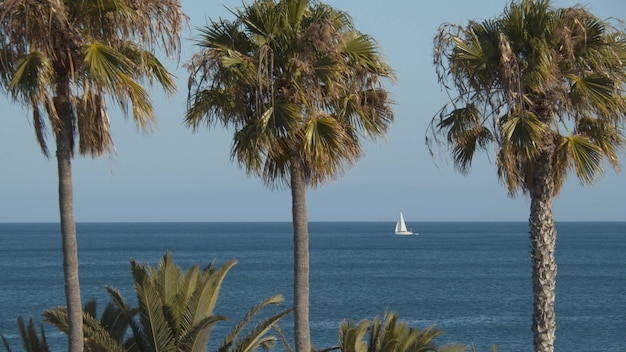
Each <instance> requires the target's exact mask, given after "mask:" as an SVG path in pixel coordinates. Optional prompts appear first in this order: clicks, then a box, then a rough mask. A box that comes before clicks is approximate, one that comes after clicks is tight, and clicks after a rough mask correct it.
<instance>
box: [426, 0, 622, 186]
mask: <svg viewBox="0 0 626 352" xmlns="http://www.w3.org/2000/svg"><path fill="white" fill-rule="evenodd" d="M549 6H550V2H549V1H545V0H544V1H528V0H526V1H522V2H521V3H520V4H519V5H518V4H511V5H510V6H509V7H508V8H507V9H506V10H505V11H504V13H503V15H502V16H501V17H499V18H497V19H494V20H487V21H484V22H481V23H478V22H470V23H469V24H468V25H467V26H466V27H458V26H453V25H444V26H442V27H441V28H440V32H439V35H438V36H437V38H436V39H435V64H436V65H437V69H438V75H439V77H440V80H441V81H442V82H443V83H444V84H445V85H446V86H447V85H448V82H450V81H451V82H452V85H453V86H454V88H456V89H458V92H459V93H460V94H459V95H458V97H457V98H455V99H453V101H452V109H451V110H450V109H449V107H447V106H446V107H444V108H443V109H442V110H441V115H440V116H441V118H440V119H435V120H433V124H432V125H431V126H432V128H433V132H434V134H438V133H439V132H444V134H445V135H446V139H447V142H449V144H450V145H451V146H452V148H453V157H454V161H455V165H456V166H457V167H458V168H459V169H460V170H461V171H462V172H466V171H468V170H469V167H470V165H471V161H472V157H473V155H474V153H475V151H477V150H481V149H485V148H487V146H488V145H489V144H490V143H492V142H493V143H495V144H496V145H497V147H498V156H497V163H498V173H499V175H500V177H501V179H502V181H503V182H504V183H505V184H506V186H507V188H508V190H509V192H510V193H511V194H514V193H515V191H516V190H518V189H521V190H522V191H524V192H526V191H527V186H526V185H528V184H531V183H532V168H533V162H534V161H535V160H536V157H537V155H539V154H540V152H541V151H542V150H546V148H547V149H552V151H551V153H553V154H554V174H553V176H554V186H555V189H554V191H555V194H556V193H558V191H559V189H560V186H561V185H562V183H563V180H564V179H565V176H566V175H567V174H568V172H569V171H571V170H575V172H576V175H577V176H578V178H579V179H580V180H581V182H584V183H590V182H591V181H593V180H594V178H595V177H596V176H597V175H598V174H599V173H601V172H602V171H603V167H602V162H603V160H606V161H608V162H609V164H611V165H612V166H613V167H614V168H616V169H617V168H619V161H618V157H617V151H618V150H619V148H620V147H621V145H622V144H623V143H624V139H623V135H622V134H621V131H620V129H619V124H621V123H622V122H623V121H624V116H626V115H625V114H626V104H625V101H624V98H623V87H624V83H625V82H626V74H625V72H626V71H624V67H626V64H625V63H626V61H625V60H626V41H625V40H624V36H623V35H620V33H621V32H620V31H618V30H616V29H615V28H612V27H610V25H609V24H608V23H606V22H605V21H602V20H600V19H598V18H596V17H595V16H594V15H592V14H591V13H589V12H588V11H586V10H585V9H584V8H580V7H573V8H566V9H560V10H550V7H549ZM448 79H449V80H448Z"/></svg>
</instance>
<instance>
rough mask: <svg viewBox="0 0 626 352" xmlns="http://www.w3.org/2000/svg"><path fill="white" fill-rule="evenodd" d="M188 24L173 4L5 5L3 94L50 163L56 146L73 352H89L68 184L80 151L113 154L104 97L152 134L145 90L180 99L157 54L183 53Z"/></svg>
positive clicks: (0, 16)
mask: <svg viewBox="0 0 626 352" xmlns="http://www.w3.org/2000/svg"><path fill="white" fill-rule="evenodd" d="M184 21H185V15H184V14H183V13H182V12H181V8H180V3H179V1H177V0H145V1H132V0H115V1H100V0H85V1H72V0H37V1H36V0H5V1H2V2H0V35H1V36H2V38H3V40H2V41H0V81H1V83H2V88H3V89H4V90H6V92H7V94H8V95H9V96H10V98H11V99H12V100H13V101H15V102H17V103H20V104H23V105H24V106H27V107H29V108H31V109H32V111H33V126H34V127H35V133H36V136H37V141H38V143H39V145H40V146H41V150H42V152H43V154H44V155H45V156H46V157H47V156H48V155H49V154H48V148H47V143H46V134H47V130H48V128H49V129H50V130H51V131H52V135H53V137H54V139H55V142H56V158H57V163H58V180H59V211H60V228H61V236H62V250H63V270H64V277H65V295H66V300H67V307H68V310H69V315H70V334H69V350H70V351H82V345H83V342H82V335H83V334H82V331H81V330H82V324H81V320H82V318H81V317H82V313H81V300H80V286H79V281H78V254H77V243H76V225H75V221H74V211H73V191H72V174H71V159H72V158H73V157H74V152H75V145H78V152H79V153H80V154H81V155H91V156H92V157H96V156H99V155H101V154H102V153H105V152H111V151H112V150H113V141H112V138H111V135H110V133H109V117H108V115H107V112H106V104H105V101H106V100H105V97H106V96H109V97H110V98H111V100H112V101H113V102H115V103H117V104H118V105H119V106H120V107H121V108H122V110H123V111H124V112H125V113H132V116H133V118H134V120H135V122H136V123H137V124H138V125H139V126H140V127H141V128H150V127H151V125H152V124H153V122H154V113H153V109H152V105H151V101H150V96H149V95H148V92H147V91H146V90H145V89H144V88H143V87H142V84H143V83H145V84H149V85H152V84H154V83H158V84H159V85H160V86H161V87H163V88H164V89H165V91H166V92H168V93H171V92H173V91H174V90H175V86H174V82H173V79H172V77H171V75H170V74H169V73H168V72H167V70H166V69H165V68H164V67H163V66H162V65H161V63H160V62H159V61H158V60H157V59H156V57H155V56H154V54H153V52H154V50H155V49H156V48H157V47H160V48H161V49H162V50H163V51H164V52H165V53H166V54H167V55H170V54H175V53H178V51H179V47H180V43H179V41H180V36H179V32H180V28H181V24H182V22H184ZM128 102H130V103H131V105H132V106H131V107H130V108H129V107H128V106H127V104H128ZM46 116H47V120H48V121H47V122H46Z"/></svg>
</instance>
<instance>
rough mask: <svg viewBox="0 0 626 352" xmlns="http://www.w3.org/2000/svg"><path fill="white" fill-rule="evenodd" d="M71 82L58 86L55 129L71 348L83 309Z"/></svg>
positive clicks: (79, 342) (74, 350) (78, 351)
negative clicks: (73, 182) (77, 226)
mask: <svg viewBox="0 0 626 352" xmlns="http://www.w3.org/2000/svg"><path fill="white" fill-rule="evenodd" d="M69 92H70V91H69V88H68V85H63V84H59V85H58V86H57V91H56V94H57V96H56V98H55V107H56V109H57V113H58V114H59V118H60V119H61V126H60V128H59V130H58V131H57V133H56V146H57V153H56V156H57V165H58V173H59V212H60V219H61V220H60V223H61V242H62V250H63V274H64V279H65V300H66V304H67V315H68V321H69V332H68V337H69V342H68V351H69V352H82V351H83V312H82V303H81V299H80V284H79V280H78V244H77V241H76V223H75V221H74V196H73V190H72V148H73V143H72V141H73V126H72V111H71V106H70V103H69V101H68V97H69Z"/></svg>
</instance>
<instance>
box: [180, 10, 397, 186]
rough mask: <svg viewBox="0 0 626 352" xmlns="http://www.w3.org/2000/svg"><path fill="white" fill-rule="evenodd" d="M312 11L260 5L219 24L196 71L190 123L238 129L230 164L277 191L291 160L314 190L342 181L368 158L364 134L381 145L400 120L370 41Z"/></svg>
mask: <svg viewBox="0 0 626 352" xmlns="http://www.w3.org/2000/svg"><path fill="white" fill-rule="evenodd" d="M309 2H310V1H305V0H300V1H281V2H279V3H275V2H274V1H271V0H263V1H257V2H255V6H248V7H245V8H243V9H240V10H238V11H237V12H236V13H235V15H236V20H234V21H232V22H231V21H226V20H220V21H218V22H215V21H214V22H212V23H211V24H210V25H209V26H207V27H206V28H203V29H201V34H202V35H201V38H200V40H199V41H198V45H199V46H200V47H201V48H202V51H201V52H200V53H198V54H197V55H196V56H194V58H193V59H192V61H191V63H190V65H189V69H190V71H191V73H192V78H194V80H193V81H192V85H191V90H190V92H191V95H190V99H189V102H190V106H189V109H188V113H187V117H186V121H187V123H188V124H189V125H190V126H193V127H198V126H199V125H200V124H201V123H202V121H206V122H208V123H210V124H211V123H214V122H216V121H221V122H222V123H224V124H225V125H230V126H233V127H235V129H236V130H237V131H236V134H235V138H234V141H233V148H232V156H233V158H235V159H236V160H237V161H238V162H239V163H240V164H241V165H243V166H245V167H246V169H247V170H248V172H252V173H255V174H259V175H261V176H262V177H263V179H264V180H265V181H266V182H268V183H270V184H271V183H272V182H273V181H276V180H283V181H284V180H286V178H287V174H288V159H289V156H290V155H294V154H295V155H298V156H299V157H301V158H302V159H303V160H304V165H305V167H306V174H307V176H308V177H307V181H308V182H309V185H313V186H314V185H316V184H318V183H319V182H323V181H324V180H326V179H329V178H330V179H332V178H334V177H336V175H337V174H339V173H341V171H342V170H343V169H344V166H345V165H349V164H352V163H354V162H355V161H356V159H358V157H359V156H360V155H361V153H362V151H361V147H360V144H359V133H360V132H362V134H361V135H366V136H368V137H373V138H375V137H378V136H381V135H382V134H383V133H384V132H385V131H386V128H387V126H388V124H389V123H390V122H391V121H392V118H393V116H392V113H391V110H390V108H389V100H388V97H387V94H386V91H385V90H384V89H382V87H381V85H380V79H382V78H385V77H388V78H393V73H392V71H391V69H390V68H389V67H388V66H387V65H386V64H385V63H384V62H383V61H382V60H381V57H380V54H379V52H378V50H377V47H376V44H375V43H374V41H373V40H372V38H370V37H368V36H367V35H364V34H362V33H359V32H358V31H356V30H355V29H354V28H353V25H352V23H351V20H350V18H349V17H348V16H347V14H345V13H343V12H339V11H337V10H334V9H333V8H331V7H329V6H326V5H324V4H317V6H309V5H310V4H309Z"/></svg>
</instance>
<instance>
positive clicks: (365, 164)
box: [0, 0, 626, 228]
mask: <svg viewBox="0 0 626 352" xmlns="http://www.w3.org/2000/svg"><path fill="white" fill-rule="evenodd" d="M325 2H326V3H328V4H330V5H332V6H334V7H335V8H337V9H340V10H344V11H347V12H348V13H349V14H350V15H351V16H352V17H353V19H354V22H355V24H356V27H357V29H359V30H360V31H361V32H364V33H367V34H369V35H371V36H372V37H374V38H375V39H376V40H377V41H378V43H379V45H380V46H381V47H382V51H383V53H384V55H385V56H386V57H387V59H388V61H389V63H390V64H391V66H392V67H393V68H394V69H395V70H396V71H397V73H398V75H399V80H398V82H397V83H396V84H395V85H393V86H389V87H388V88H389V90H390V91H391V92H392V96H393V99H394V100H395V101H396V102H397V104H396V105H395V107H394V113H395V119H396V120H395V123H394V124H393V126H392V127H391V128H390V130H389V132H388V134H387V138H386V140H384V141H382V140H381V141H379V142H373V143H372V142H368V143H367V144H366V146H365V152H366V153H365V156H364V157H363V158H362V159H361V160H360V162H359V163H358V164H356V165H355V166H354V167H353V168H351V169H349V170H348V171H347V172H346V173H345V175H344V176H343V177H342V178H340V179H339V180H337V181H336V182H334V183H330V184H326V185H324V186H322V187H321V188H319V189H316V190H311V191H309V192H308V211H309V220H310V221H389V222H390V223H393V222H394V221H395V219H396V217H397V213H398V212H399V211H403V212H404V216H405V218H406V220H407V223H411V222H420V221H526V220H527V219H528V214H529V200H528V199H527V198H525V197H524V196H522V195H519V196H518V197H517V198H514V199H511V198H509V197H508V196H507V192H506V190H505V188H504V187H503V186H502V185H501V184H500V183H499V182H498V180H497V177H496V169H495V165H494V164H493V162H492V160H493V158H492V160H491V161H490V160H489V159H488V158H487V157H481V158H479V159H478V160H476V162H475V163H474V166H473V168H472V172H471V173H470V174H469V175H468V176H463V175H461V174H459V173H458V172H456V171H455V170H454V168H453V166H452V164H451V162H450V159H449V157H448V155H447V154H445V153H444V154H440V155H439V157H438V159H437V160H436V161H434V160H433V159H432V158H431V157H430V154H429V152H428V149H427V148H426V146H425V144H424V136H425V131H426V127H427V125H428V122H429V121H430V119H431V118H432V117H433V115H434V114H435V113H436V112H437V110H438V109H439V108H440V107H441V106H442V105H443V104H444V103H446V98H447V96H446V94H445V93H444V92H443V91H442V90H441V88H440V87H439V85H438V84H437V81H436V77H435V72H434V66H433V64H432V40H433V36H434V34H435V31H436V29H437V27H438V26H439V25H440V24H442V23H444V22H452V23H456V24H466V23H467V20H469V19H474V20H483V19H486V18H491V17H494V16H497V15H499V14H500V13H502V10H503V9H504V6H505V1H495V0H476V1H466V0H447V1H429V2H428V6H425V5H424V2H421V1H413V0H389V1H380V0H358V1H357V0H332V1H331V0H329V1H325ZM182 3H183V9H184V11H185V12H186V13H187V14H188V15H189V16H190V18H191V22H190V29H189V30H186V31H185V32H184V34H183V36H184V40H185V44H184V50H183V53H182V58H181V60H180V61H181V62H185V61H187V60H188V59H189V57H190V56H191V54H192V53H193V52H194V51H196V48H194V47H193V44H192V42H191V40H190V39H192V38H194V37H195V36H196V35H197V31H196V28H197V27H199V26H202V25H204V24H205V23H206V18H207V17H210V18H214V19H217V18H218V17H220V16H222V17H226V18H232V15H230V14H229V13H228V11H226V8H234V7H237V6H240V5H241V4H242V3H241V1H239V0H210V1H202V2H200V1H197V2H196V1H193V0H182ZM573 3H575V2H571V1H554V2H553V5H555V6H557V7H559V6H569V5H571V4H573ZM583 4H584V5H585V6H586V7H587V8H588V9H590V10H591V11H592V12H593V13H595V14H596V15H598V16H599V17H601V18H607V17H611V16H614V17H618V18H622V19H626V2H624V1H623V0H588V1H587V2H584V3H583ZM168 65H169V67H171V70H172V71H173V73H174V74H175V75H176V76H177V77H178V82H179V83H178V85H179V92H178V93H177V94H176V95H175V96H174V97H172V98H169V99H168V98H166V97H164V95H163V94H161V93H160V92H158V91H155V92H154V95H153V96H154V103H155V107H156V113H157V115H158V119H159V127H158V129H156V130H155V131H153V133H151V134H150V135H143V134H141V133H140V132H138V130H137V129H136V128H135V126H134V124H133V122H132V121H131V120H125V119H124V118H123V116H122V115H121V114H120V113H118V112H116V111H111V123H112V128H113V137H114V140H115V144H116V148H117V153H116V154H115V155H111V156H104V157H101V158H99V159H95V160H94V159H91V158H77V159H75V161H74V164H73V166H74V172H73V176H74V199H75V204H74V206H75V215H76V221H78V222H98V221H290V220H291V198H290V193H289V191H288V190H287V189H283V190H271V189H267V188H265V187H264V186H263V184H262V183H261V181H259V180H258V179H256V178H254V177H248V176H246V174H245V172H244V170H242V169H240V168H239V167H238V166H237V165H236V164H234V163H231V162H230V158H229V155H230V141H231V136H232V131H227V130H224V129H222V128H221V127H216V128H214V129H211V130H206V129H201V130H199V131H198V132H197V133H195V134H194V133H192V132H191V130H189V129H187V128H186V127H185V126H183V124H182V119H183V114H184V110H185V98H186V94H187V91H186V79H187V77H188V74H187V72H186V71H185V70H184V69H183V68H182V65H178V64H177V63H176V62H173V61H170V62H168ZM0 109H1V111H2V114H1V119H2V124H1V125H0V126H1V128H0V150H1V151H2V152H0V165H2V173H1V174H0V180H1V182H0V222H57V221H58V203H57V171H56V160H55V159H54V157H53V158H51V159H45V158H44V157H43V155H42V154H41V153H40V151H39V147H38V145H37V143H36V140H35V135H34V132H33V128H32V124H31V123H30V112H29V111H26V110H24V109H22V108H21V107H19V106H17V105H14V104H11V103H8V102H7V100H6V98H3V97H2V98H0ZM50 145H51V146H53V145H54V143H53V142H52V141H50ZM53 149H54V148H51V150H52V151H53ZM442 152H443V151H442ZM52 155H54V154H53V152H52ZM621 162H622V164H624V165H625V167H626V158H625V157H624V153H623V152H622V156H621ZM625 177H626V174H624V173H621V174H616V173H615V172H613V170H612V169H611V168H607V172H606V173H605V175H604V176H603V177H602V178H600V179H599V180H598V182H596V184H595V185H593V186H591V187H589V186H584V187H583V186H581V185H579V183H578V181H577V180H575V178H570V179H569V181H568V182H567V184H566V185H565V187H564V189H563V191H562V193H561V195H560V196H559V197H558V198H557V200H556V201H555V204H554V208H555V216H556V219H557V221H559V220H560V221H576V220H580V221H609V220H610V221H626V211H625V207H624V205H623V204H624V200H625V199H626V182H625V180H626V178H625ZM413 227H414V228H415V226H413Z"/></svg>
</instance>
